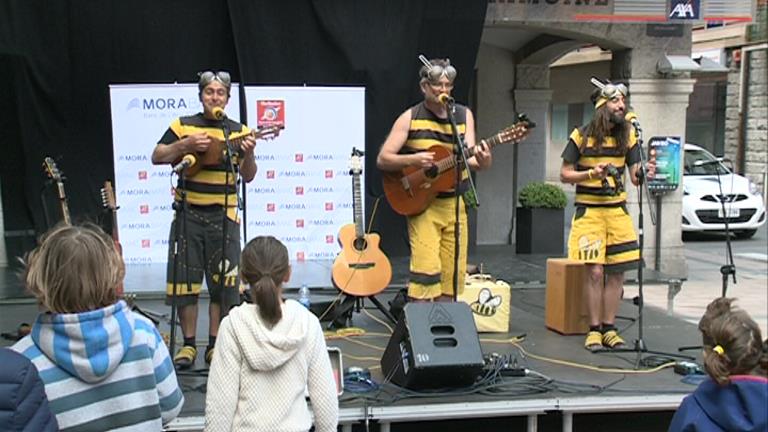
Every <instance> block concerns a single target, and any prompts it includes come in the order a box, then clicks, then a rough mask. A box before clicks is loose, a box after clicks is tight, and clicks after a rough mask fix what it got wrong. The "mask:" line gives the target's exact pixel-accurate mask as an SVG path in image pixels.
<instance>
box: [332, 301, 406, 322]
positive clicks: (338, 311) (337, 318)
mask: <svg viewBox="0 0 768 432" xmlns="http://www.w3.org/2000/svg"><path fill="white" fill-rule="evenodd" d="M365 299H369V300H370V301H371V302H373V304H374V305H375V306H376V307H377V308H378V309H379V311H381V313H382V314H383V315H384V317H385V318H387V319H388V320H389V321H390V322H391V323H392V324H393V325H395V324H397V320H396V319H395V317H394V316H393V315H392V314H391V313H390V312H389V311H388V310H387V308H386V307H384V305H383V304H381V302H380V301H379V299H377V298H376V296H355V295H351V294H345V295H344V300H342V301H341V303H339V305H338V306H336V308H334V310H333V317H332V318H331V322H330V323H329V324H328V329H338V328H344V327H348V325H347V324H349V323H351V322H352V313H353V312H360V310H361V309H362V308H363V307H364V306H363V301H364V300H365Z"/></svg>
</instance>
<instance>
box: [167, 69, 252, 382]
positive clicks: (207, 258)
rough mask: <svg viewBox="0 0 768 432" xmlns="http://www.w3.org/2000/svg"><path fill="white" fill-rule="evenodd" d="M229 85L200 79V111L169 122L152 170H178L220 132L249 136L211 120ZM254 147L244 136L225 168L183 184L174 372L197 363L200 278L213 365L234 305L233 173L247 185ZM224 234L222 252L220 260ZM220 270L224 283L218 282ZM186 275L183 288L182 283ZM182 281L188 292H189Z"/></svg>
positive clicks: (236, 234) (224, 76) (236, 227)
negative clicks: (173, 166) (222, 324)
mask: <svg viewBox="0 0 768 432" xmlns="http://www.w3.org/2000/svg"><path fill="white" fill-rule="evenodd" d="M231 86H232V82H231V79H230V75H229V73H227V72H224V71H219V72H213V71H206V72H202V73H201V74H200V79H199V81H198V90H199V98H200V102H201V104H202V107H203V112H202V113H198V114H195V115H192V116H185V117H181V118H178V119H176V120H174V121H173V123H171V125H170V127H169V128H168V130H166V132H165V133H164V134H163V136H162V137H161V138H160V140H159V141H158V143H157V145H156V146H155V149H154V151H153V153H152V163H154V164H156V165H158V164H167V163H176V162H177V161H178V160H180V159H181V158H182V157H183V156H185V155H188V154H197V155H201V154H203V153H205V152H206V151H207V150H208V148H209V147H210V146H213V145H214V139H216V140H219V141H223V140H224V129H226V130H227V131H228V132H229V133H228V136H229V138H230V139H231V138H232V136H236V135H241V136H242V135H243V134H245V133H247V132H249V131H250V129H249V128H248V127H247V126H245V125H242V124H240V123H237V122H235V121H233V120H230V119H227V118H226V117H223V116H220V115H217V111H218V112H223V111H222V110H223V109H224V107H226V106H227V103H228V102H229V97H230V89H231ZM222 117H223V118H222ZM255 148H256V139H255V138H254V137H252V136H250V135H245V136H244V139H242V140H241V142H240V148H239V151H234V152H233V157H232V161H231V163H227V162H226V161H225V160H223V158H222V160H221V161H220V163H219V164H218V165H206V166H203V167H202V168H201V169H200V171H198V172H197V173H195V174H194V175H190V176H188V177H186V181H185V184H184V186H185V188H186V190H185V193H186V200H187V202H188V207H187V209H186V224H187V226H186V230H185V229H181V231H182V232H181V235H182V237H184V236H186V238H182V239H181V242H180V246H179V249H180V250H179V251H178V253H179V256H181V257H185V256H186V253H187V251H188V256H189V262H184V260H182V263H181V264H182V265H180V266H179V268H178V269H177V271H178V274H177V287H176V293H175V294H176V295H175V296H174V295H173V294H174V292H173V265H174V261H173V252H174V251H173V250H172V248H169V251H168V269H167V285H166V289H167V294H168V295H167V297H166V303H168V304H171V302H172V301H174V300H175V301H176V304H177V305H178V306H179V319H180V321H181V331H182V333H183V335H184V342H183V344H182V347H181V349H179V351H178V352H177V353H176V355H175V356H174V358H173V363H174V364H175V365H176V367H178V368H180V369H186V368H189V367H191V366H192V365H193V364H194V362H195V358H196V357H197V346H196V341H195V334H196V332H197V314H198V308H197V301H198V297H199V295H200V288H201V286H202V282H203V277H204V276H205V278H206V285H207V286H208V291H209V293H210V298H211V302H210V306H209V310H208V316H209V319H210V324H209V327H208V335H209V336H208V347H207V348H206V351H205V361H206V363H209V364H210V362H211V359H212V358H213V348H214V345H215V343H216V335H217V334H218V330H219V321H220V320H221V318H222V316H224V315H226V313H227V311H228V307H230V306H232V305H235V304H237V303H239V292H238V288H239V270H238V268H239V267H238V265H239V262H240V224H239V217H238V214H237V197H236V190H237V185H236V181H235V177H236V176H235V175H234V174H235V172H238V173H239V174H240V175H241V176H242V178H243V180H244V181H245V182H246V183H247V182H250V181H251V180H253V178H254V177H255V175H256V169H257V167H256V161H255V159H254V149H255ZM198 162H199V163H200V164H202V163H203V162H202V161H198ZM198 162H196V163H198ZM181 192H182V191H181V184H179V187H177V189H176V195H175V200H176V202H179V201H180V199H181ZM224 212H226V217H224ZM224 221H226V223H224ZM222 225H226V226H225V227H223V226H222ZM178 226H179V221H176V220H174V221H173V223H172V224H171V232H170V234H169V244H171V245H172V244H174V241H173V240H174V238H175V236H176V229H177V227H178ZM185 231H186V232H185ZM225 235H226V236H227V242H226V244H227V250H226V251H224V252H223V253H222V245H223V243H224V242H223V237H224V236H225ZM185 249H186V250H185ZM185 266H188V267H189V268H188V269H187V268H185ZM222 268H223V273H224V278H223V281H222V280H220V279H221V273H222ZM187 270H188V271H187ZM187 273H188V274H189V278H190V280H189V281H187V280H186V279H185V277H186V275H187ZM187 282H189V287H190V288H191V290H189V291H188V290H187ZM174 297H175V299H174Z"/></svg>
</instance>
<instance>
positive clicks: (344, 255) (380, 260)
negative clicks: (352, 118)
mask: <svg viewBox="0 0 768 432" xmlns="http://www.w3.org/2000/svg"><path fill="white" fill-rule="evenodd" d="M362 155H363V153H362V152H361V151H360V150H357V149H352V157H351V159H350V165H351V170H350V172H351V173H352V192H353V196H352V197H353V208H354V215H355V222H354V223H352V224H347V225H344V226H343V227H341V229H340V230H339V244H340V245H341V248H342V249H341V252H339V255H338V256H336V260H335V261H334V262H333V268H332V270H331V276H332V277H333V283H334V285H335V286H336V287H337V288H338V289H339V290H341V291H342V292H343V293H345V294H349V295H353V296H358V297H368V296H373V295H376V294H378V293H380V292H382V291H384V289H385V288H386V287H387V285H389V281H390V280H391V279H392V266H391V265H390V263H389V260H388V259H387V257H386V255H384V253H383V252H382V251H381V249H379V242H380V241H381V238H380V237H379V235H378V234H373V233H368V234H366V233H365V231H364V230H363V203H362V198H361V194H360V173H361V172H362V164H361V156H362Z"/></svg>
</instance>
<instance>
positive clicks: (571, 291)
mask: <svg viewBox="0 0 768 432" xmlns="http://www.w3.org/2000/svg"><path fill="white" fill-rule="evenodd" d="M584 270H585V266H584V263H583V262H581V261H573V260H569V259H567V258H550V259H548V260H547V292H546V298H547V300H546V307H545V311H544V323H545V324H546V326H547V328H548V329H550V330H554V331H556V332H558V333H562V334H585V333H586V332H587V330H589V316H588V314H587V307H586V298H585V297H584V278H585V274H584Z"/></svg>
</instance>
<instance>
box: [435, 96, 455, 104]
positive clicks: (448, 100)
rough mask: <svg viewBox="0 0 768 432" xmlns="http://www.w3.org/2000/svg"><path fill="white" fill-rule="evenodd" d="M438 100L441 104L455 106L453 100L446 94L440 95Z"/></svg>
mask: <svg viewBox="0 0 768 432" xmlns="http://www.w3.org/2000/svg"><path fill="white" fill-rule="evenodd" d="M437 100H438V101H440V103H441V104H443V105H452V104H453V98H452V97H450V96H448V94H446V93H440V96H438V97H437Z"/></svg>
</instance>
